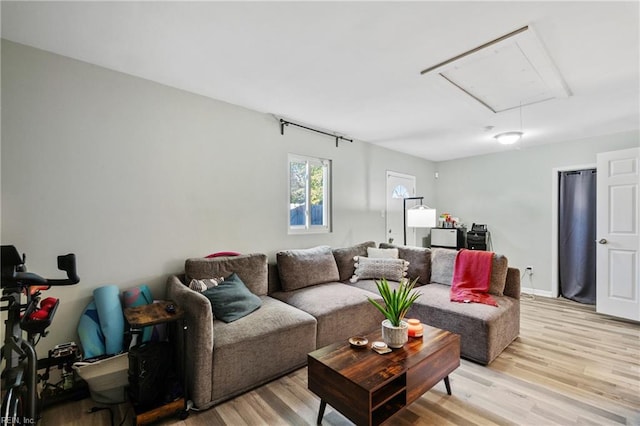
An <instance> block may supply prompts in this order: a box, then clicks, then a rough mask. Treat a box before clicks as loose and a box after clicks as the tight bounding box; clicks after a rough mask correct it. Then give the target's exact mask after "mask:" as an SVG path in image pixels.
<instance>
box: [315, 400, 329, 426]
mask: <svg viewBox="0 0 640 426" xmlns="http://www.w3.org/2000/svg"><path fill="white" fill-rule="evenodd" d="M325 408H327V402H326V401H325V400H324V399H321V400H320V411H318V422H317V423H318V424H322V418H323V417H324V409H325Z"/></svg>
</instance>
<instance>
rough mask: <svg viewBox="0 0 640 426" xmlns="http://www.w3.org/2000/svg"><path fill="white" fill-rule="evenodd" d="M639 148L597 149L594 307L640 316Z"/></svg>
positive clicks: (602, 310)
mask: <svg viewBox="0 0 640 426" xmlns="http://www.w3.org/2000/svg"><path fill="white" fill-rule="evenodd" d="M639 157H640V148H631V149H625V150H621V151H613V152H605V153H602V154H598V183H597V200H598V201H597V208H596V210H597V216H598V217H597V220H596V222H597V224H596V235H597V242H598V244H597V250H596V311H597V312H600V313H603V314H608V315H614V316H617V317H622V318H627V319H631V320H635V321H640V261H639V259H638V256H639V252H640V238H639V236H638V233H639V229H638V227H639V219H638V211H639V206H640V205H639V201H638V195H639V194H638V187H639V185H640V178H639V171H638V167H639Z"/></svg>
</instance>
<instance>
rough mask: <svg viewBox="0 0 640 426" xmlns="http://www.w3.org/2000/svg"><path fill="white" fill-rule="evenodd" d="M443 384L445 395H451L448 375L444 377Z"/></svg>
mask: <svg viewBox="0 0 640 426" xmlns="http://www.w3.org/2000/svg"><path fill="white" fill-rule="evenodd" d="M444 386H445V387H446V388H447V395H451V383H449V376H447V377H445V378H444Z"/></svg>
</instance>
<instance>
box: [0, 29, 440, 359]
mask: <svg viewBox="0 0 640 426" xmlns="http://www.w3.org/2000/svg"><path fill="white" fill-rule="evenodd" d="M290 152H291V153H296V154H302V155H310V156H318V157H323V158H329V159H331V160H333V232H332V233H330V234H323V235H314V236H300V235H293V236H290V235H288V234H287V214H288V211H287V205H286V203H287V175H286V172H287V153H290ZM387 170H393V171H397V172H402V173H408V174H413V175H415V176H416V177H417V189H418V192H419V193H420V194H422V195H425V196H426V197H427V198H431V197H433V196H434V194H435V182H434V180H433V172H434V170H435V166H434V164H433V163H431V162H429V161H425V160H421V159H418V158H415V157H411V156H408V155H404V154H400V153H397V152H393V151H389V150H386V149H381V148H378V147H375V146H372V145H370V144H366V143H362V142H358V141H355V142H354V143H348V142H344V143H341V144H340V147H339V148H336V147H335V141H334V139H332V138H329V137H325V136H321V135H316V134H314V133H311V132H308V131H305V130H299V129H296V128H294V127H291V126H290V127H288V128H287V129H286V131H285V135H284V136H281V135H280V132H279V124H278V122H277V120H276V119H275V118H273V117H272V116H271V115H269V114H262V113H258V112H255V111H250V110H247V109H244V108H240V107H237V106H233V105H229V104H226V103H223V102H219V101H215V100H212V99H209V98H205V97H202V96H198V95H194V94H192V93H187V92H184V91H180V90H176V89H173V88H169V87H166V86H162V85H159V84H156V83H153V82H150V81H146V80H143V79H139V78H136V77H132V76H129V75H125V74H122V73H118V72H113V71H110V70H107V69H104V68H100V67H97V66H93V65H90V64H86V63H83V62H79V61H75V60H72V59H69V58H65V57H62V56H58V55H54V54H50V53H47V52H43V51H40V50H36V49H33V48H29V47H26V46H22V45H18V44H15V43H11V42H8V41H3V43H2V175H1V177H2V243H3V244H15V245H16V246H17V247H18V249H19V250H20V251H24V252H26V253H27V256H28V263H27V264H28V266H29V268H30V270H32V271H35V272H39V273H43V274H48V275H56V274H57V270H56V267H55V256H56V255H57V254H61V253H67V252H75V253H76V255H77V258H78V272H79V274H80V276H81V278H82V281H81V283H80V284H79V285H77V286H74V287H69V288H58V289H55V290H52V291H50V292H49V294H50V295H52V296H54V297H59V298H61V299H62V303H61V306H60V309H59V310H58V314H57V316H56V321H55V322H54V324H53V326H52V327H51V330H52V332H51V335H50V337H49V338H47V339H46V340H45V341H43V344H42V346H43V347H44V346H47V345H48V346H53V345H54V344H57V343H60V342H63V341H67V340H70V339H75V330H76V327H77V321H78V318H79V315H80V312H81V311H82V309H83V308H84V307H85V306H86V304H87V303H88V302H89V300H90V299H91V294H92V290H93V289H94V288H96V287H99V286H103V285H106V284H115V285H118V286H119V287H121V288H128V287H132V286H137V285H140V284H145V283H146V284H149V285H150V286H151V288H152V291H153V293H154V296H155V297H163V295H164V282H165V280H166V277H167V275H168V274H170V273H174V272H180V271H182V270H183V265H184V259H185V258H187V257H198V256H203V255H206V254H208V253H211V252H215V251H222V250H235V251H240V252H243V253H246V252H264V253H267V254H268V255H269V256H270V257H271V258H272V259H273V257H274V254H275V252H276V251H277V250H280V249H287V248H298V247H311V246H314V245H318V244H329V245H331V246H334V247H341V246H347V245H351V244H354V243H358V242H362V241H366V240H375V241H377V242H379V241H382V240H383V238H384V236H385V219H384V218H383V217H382V215H381V212H382V211H383V210H384V209H385V192H386V191H385V181H386V171H387ZM41 350H44V348H43V349H41Z"/></svg>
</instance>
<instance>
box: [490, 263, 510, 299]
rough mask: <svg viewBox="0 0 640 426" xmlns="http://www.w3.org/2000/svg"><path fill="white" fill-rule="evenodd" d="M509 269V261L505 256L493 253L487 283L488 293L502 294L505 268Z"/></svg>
mask: <svg viewBox="0 0 640 426" xmlns="http://www.w3.org/2000/svg"><path fill="white" fill-rule="evenodd" d="M508 269H509V261H508V260H507V257H506V256H504V255H502V254H498V253H495V254H494V255H493V265H491V284H489V293H491V294H495V295H496V296H504V286H505V285H506V283H507V270H508Z"/></svg>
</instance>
